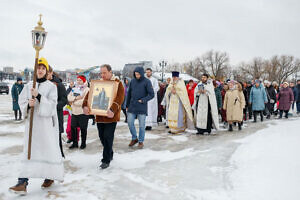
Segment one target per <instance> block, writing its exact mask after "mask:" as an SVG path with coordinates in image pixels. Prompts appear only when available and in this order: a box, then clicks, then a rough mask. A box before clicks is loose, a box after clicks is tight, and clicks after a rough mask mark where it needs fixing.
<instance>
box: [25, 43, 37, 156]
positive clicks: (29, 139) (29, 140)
mask: <svg viewBox="0 0 300 200" xmlns="http://www.w3.org/2000/svg"><path fill="white" fill-rule="evenodd" d="M38 59H39V50H38V49H37V50H36V54H35V64H34V73H33V85H32V88H35V87H36V77H37V67H38ZM32 98H33V99H34V98H35V97H34V96H32ZM33 113H34V107H32V108H30V121H29V138H28V157H27V158H28V160H30V158H31V141H32V126H33Z"/></svg>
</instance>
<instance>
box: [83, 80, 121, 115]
mask: <svg viewBox="0 0 300 200" xmlns="http://www.w3.org/2000/svg"><path fill="white" fill-rule="evenodd" d="M117 90H118V82H116V81H104V80H92V81H91V83H90V92H89V97H88V107H89V108H90V113H91V114H92V115H99V116H107V111H108V109H109V108H110V107H111V105H112V103H113V100H114V99H115V97H116V95H117Z"/></svg>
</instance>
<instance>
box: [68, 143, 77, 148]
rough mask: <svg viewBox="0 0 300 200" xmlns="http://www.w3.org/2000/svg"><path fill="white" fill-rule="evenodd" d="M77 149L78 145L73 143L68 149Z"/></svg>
mask: <svg viewBox="0 0 300 200" xmlns="http://www.w3.org/2000/svg"><path fill="white" fill-rule="evenodd" d="M75 148H78V143H74V142H73V144H72V145H71V146H70V147H69V149H75Z"/></svg>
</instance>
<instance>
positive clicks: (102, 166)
mask: <svg viewBox="0 0 300 200" xmlns="http://www.w3.org/2000/svg"><path fill="white" fill-rule="evenodd" d="M108 167H109V163H102V164H101V165H100V168H101V169H106V168H108Z"/></svg>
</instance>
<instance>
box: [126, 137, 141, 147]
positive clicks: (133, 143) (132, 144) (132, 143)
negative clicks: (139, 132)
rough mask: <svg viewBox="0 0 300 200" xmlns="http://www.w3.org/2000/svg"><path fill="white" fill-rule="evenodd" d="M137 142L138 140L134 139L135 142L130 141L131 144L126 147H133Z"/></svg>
mask: <svg viewBox="0 0 300 200" xmlns="http://www.w3.org/2000/svg"><path fill="white" fill-rule="evenodd" d="M138 142H139V140H138V139H135V140H131V142H130V143H129V145H128V146H130V147H132V146H134V145H135V144H136V143H138Z"/></svg>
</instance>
